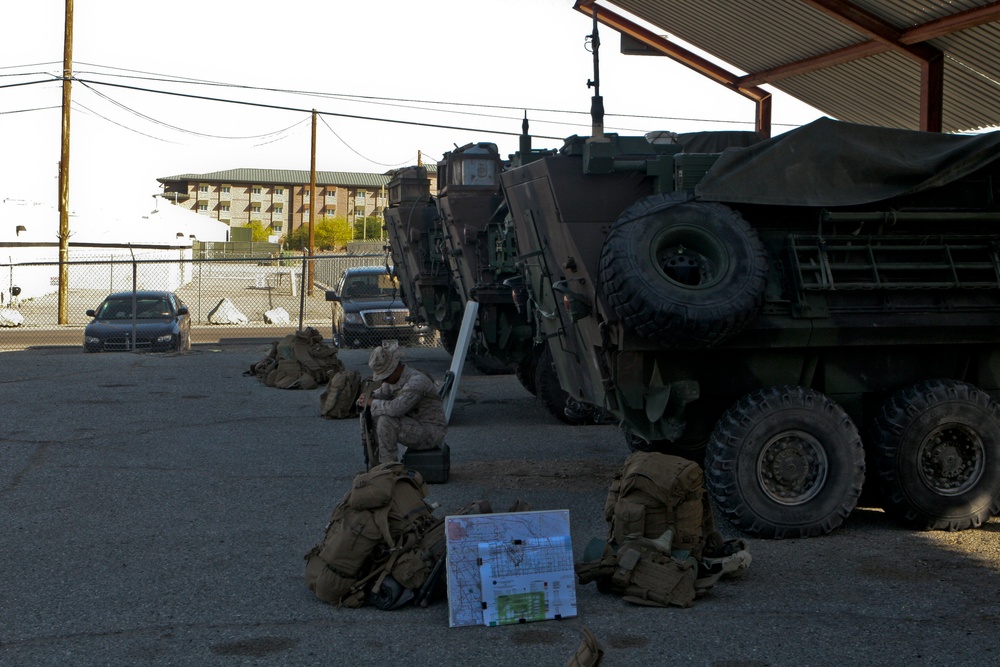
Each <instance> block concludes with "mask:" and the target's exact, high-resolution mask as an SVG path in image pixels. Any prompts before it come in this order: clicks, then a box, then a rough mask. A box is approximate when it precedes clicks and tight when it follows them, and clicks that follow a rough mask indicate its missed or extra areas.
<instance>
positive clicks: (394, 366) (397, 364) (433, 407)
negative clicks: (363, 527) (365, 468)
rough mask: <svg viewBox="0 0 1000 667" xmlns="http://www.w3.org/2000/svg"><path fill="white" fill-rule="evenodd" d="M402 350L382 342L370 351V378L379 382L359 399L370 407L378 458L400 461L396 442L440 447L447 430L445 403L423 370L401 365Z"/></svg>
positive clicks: (423, 446)
mask: <svg viewBox="0 0 1000 667" xmlns="http://www.w3.org/2000/svg"><path fill="white" fill-rule="evenodd" d="M402 359H403V350H402V349H401V348H400V347H399V345H397V344H383V345H380V346H379V347H376V348H375V349H374V350H372V354H371V357H370V358H369V359H368V367H369V368H371V370H372V379H373V380H375V381H376V382H381V383H382V385H381V386H380V387H379V388H378V389H376V390H375V391H373V392H372V393H371V394H370V395H367V396H366V395H364V394H362V396H361V397H360V398H359V399H358V407H359V408H362V409H364V408H366V407H368V408H370V410H371V416H372V419H373V421H374V430H375V440H376V441H377V442H378V452H377V456H378V461H375V462H371V461H369V465H370V466H371V465H374V464H375V463H388V462H391V461H398V460H399V448H398V445H404V446H406V447H410V448H413V449H433V448H434V447H439V446H441V443H442V442H444V438H445V435H446V434H447V432H448V422H447V420H446V419H445V415H444V406H443V404H442V401H441V397H440V396H439V395H438V390H437V388H436V387H435V386H434V381H433V380H432V379H431V378H430V376H428V375H427V374H426V373H424V372H423V371H419V370H417V369H415V368H412V367H410V366H407V365H405V364H403V362H402Z"/></svg>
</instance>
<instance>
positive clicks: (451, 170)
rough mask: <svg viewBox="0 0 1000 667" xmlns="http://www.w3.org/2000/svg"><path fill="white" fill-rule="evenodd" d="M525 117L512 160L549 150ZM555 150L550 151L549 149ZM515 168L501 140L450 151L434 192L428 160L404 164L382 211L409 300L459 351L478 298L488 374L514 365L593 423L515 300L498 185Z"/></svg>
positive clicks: (507, 224) (514, 270) (571, 416)
mask: <svg viewBox="0 0 1000 667" xmlns="http://www.w3.org/2000/svg"><path fill="white" fill-rule="evenodd" d="M526 131H527V127H526V123H525V127H524V134H523V140H522V144H521V151H520V152H519V153H518V154H517V156H516V161H515V163H514V164H522V163H524V162H528V161H530V160H532V159H537V158H538V157H539V156H541V155H544V154H546V152H545V151H533V150H532V149H531V147H530V140H529V139H528V137H527V135H526ZM550 152H551V151H550ZM510 166H511V163H510V162H506V161H504V160H501V158H500V154H499V151H498V150H497V146H496V145H495V144H492V143H475V144H467V145H465V146H462V147H459V148H456V149H455V150H453V151H449V152H448V153H446V154H445V155H444V158H443V159H442V160H441V161H440V162H439V163H438V165H437V177H438V192H437V196H436V197H432V196H431V193H430V180H429V179H428V178H427V176H426V169H425V168H423V167H411V168H407V169H403V170H401V171H399V172H397V174H396V175H395V176H394V177H393V179H392V180H391V181H390V183H389V208H388V209H387V210H386V212H385V220H386V229H387V232H388V238H389V250H390V253H391V255H392V259H393V263H394V265H395V267H396V272H397V275H398V276H399V277H400V283H401V286H402V292H403V298H404V301H405V302H406V303H407V306H408V307H409V308H410V311H411V312H412V313H414V314H415V315H416V317H417V319H418V321H420V322H426V323H427V324H429V325H430V326H431V327H433V328H435V329H437V330H438V331H440V335H441V338H442V340H443V342H444V345H445V347H446V348H447V349H448V350H449V351H450V352H454V346H455V342H456V341H457V339H458V335H459V330H460V327H461V324H462V318H463V314H464V309H465V306H466V304H467V303H468V302H475V303H476V305H477V308H478V310H477V319H476V328H475V336H474V339H473V343H472V350H471V360H472V362H473V364H474V365H475V366H476V368H477V369H479V370H480V371H482V372H486V373H500V372H510V371H511V370H514V372H515V373H516V374H517V377H518V379H519V380H520V382H521V384H522V385H523V386H524V387H525V389H527V390H528V391H530V392H531V393H532V394H535V395H536V396H537V397H538V398H539V399H540V400H541V401H542V402H543V403H544V405H545V406H546V408H548V410H549V411H550V413H551V414H552V415H553V416H555V417H556V418H558V419H560V420H561V421H564V422H566V423H571V424H579V423H585V422H593V411H592V410H591V409H590V408H589V407H588V406H583V405H580V404H579V403H577V402H575V401H573V402H572V405H571V409H570V410H568V411H567V399H568V395H567V394H566V392H565V391H563V390H562V388H561V387H560V385H559V380H558V377H557V376H556V373H555V367H554V365H553V363H552V356H551V353H550V352H549V351H548V346H547V344H546V342H545V341H544V340H540V339H539V340H536V336H535V331H536V327H535V321H534V317H533V313H531V312H530V311H529V310H528V309H527V308H524V307H521V305H520V304H517V303H515V301H514V299H513V296H512V295H513V293H514V292H513V291H512V287H511V284H510V282H509V281H510V280H513V281H515V283H517V284H518V285H519V284H520V281H521V274H520V272H519V270H518V267H517V265H516V263H515V258H516V257H517V254H518V250H517V241H516V239H515V237H514V230H513V224H512V223H511V221H510V219H509V216H508V215H507V209H506V205H505V202H504V199H503V195H502V193H501V190H500V179H499V176H500V174H501V173H502V172H503V171H504V169H507V168H509V167H510Z"/></svg>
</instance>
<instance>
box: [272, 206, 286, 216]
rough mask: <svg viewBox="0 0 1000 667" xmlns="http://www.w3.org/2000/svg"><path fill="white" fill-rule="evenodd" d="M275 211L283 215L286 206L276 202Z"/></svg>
mask: <svg viewBox="0 0 1000 667" xmlns="http://www.w3.org/2000/svg"><path fill="white" fill-rule="evenodd" d="M274 212H275V213H277V214H278V215H281V214H282V213H284V212H285V207H284V206H282V205H281V204H276V205H275V206H274Z"/></svg>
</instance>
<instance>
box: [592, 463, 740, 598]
mask: <svg viewBox="0 0 1000 667" xmlns="http://www.w3.org/2000/svg"><path fill="white" fill-rule="evenodd" d="M604 518H605V519H606V520H607V522H608V535H607V539H606V540H605V541H604V542H602V541H601V540H597V539H595V540H593V541H592V542H591V544H590V545H588V547H587V550H586V553H585V554H584V562H583V563H577V564H576V567H575V569H576V574H577V578H578V580H579V581H580V583H581V584H586V583H589V582H591V581H594V582H596V583H597V588H598V590H600V591H601V592H605V593H617V594H619V595H623V596H624V598H625V600H627V601H629V602H633V603H636V604H643V605H651V606H667V605H675V606H679V607H687V606H690V605H691V603H692V602H693V601H694V599H695V597H697V596H698V595H702V594H704V593H707V592H708V591H709V590H710V589H711V588H712V586H713V585H714V584H715V583H716V582H717V581H718V580H719V578H721V577H722V576H727V575H728V576H734V577H735V576H739V575H741V574H742V573H743V572H744V571H745V570H746V569H747V567H749V565H750V561H751V558H750V552H749V550H748V549H747V547H746V543H745V542H744V541H743V540H728V541H727V540H723V538H722V536H721V535H720V534H719V533H718V531H716V530H715V520H714V518H713V515H712V508H711V505H710V503H709V500H708V495H707V494H706V492H705V488H704V473H703V472H702V470H701V467H700V466H699V465H698V464H697V463H695V462H693V461H689V460H687V459H683V458H680V457H676V456H669V455H667V454H660V453H657V452H636V453H634V454H632V455H631V456H629V457H628V458H627V459H626V460H625V463H624V465H622V467H621V469H620V470H619V471H618V473H617V474H616V475H615V477H614V479H613V480H612V482H611V486H610V488H609V490H608V497H607V500H606V501H605V505H604Z"/></svg>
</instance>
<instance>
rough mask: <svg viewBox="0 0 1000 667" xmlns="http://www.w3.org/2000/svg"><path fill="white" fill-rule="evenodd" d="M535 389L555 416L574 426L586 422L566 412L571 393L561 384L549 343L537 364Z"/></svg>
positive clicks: (547, 408)
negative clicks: (567, 400)
mask: <svg viewBox="0 0 1000 667" xmlns="http://www.w3.org/2000/svg"><path fill="white" fill-rule="evenodd" d="M535 390H536V393H535V396H536V397H538V399H539V400H541V401H542V404H543V405H544V406H545V409H546V410H548V411H549V414H551V415H552V416H553V417H555V418H556V419H558V420H559V421H561V422H563V423H564V424H572V425H574V426H575V425H579V424H582V423H584V421H585V420H580V419H576V418H574V417H571V416H570V415H568V414H566V399H567V398H569V394H568V393H567V392H566V391H565V390H564V389H563V388H562V387H561V386H560V385H559V375H558V374H557V373H556V365H555V362H554V361H553V360H552V352H551V350H549V346H548V345H545V346H543V347H542V351H541V353H540V354H539V356H538V363H537V364H536V365H535Z"/></svg>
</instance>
